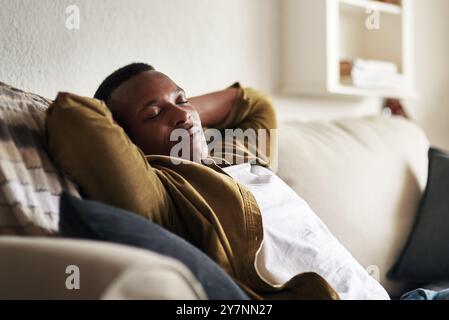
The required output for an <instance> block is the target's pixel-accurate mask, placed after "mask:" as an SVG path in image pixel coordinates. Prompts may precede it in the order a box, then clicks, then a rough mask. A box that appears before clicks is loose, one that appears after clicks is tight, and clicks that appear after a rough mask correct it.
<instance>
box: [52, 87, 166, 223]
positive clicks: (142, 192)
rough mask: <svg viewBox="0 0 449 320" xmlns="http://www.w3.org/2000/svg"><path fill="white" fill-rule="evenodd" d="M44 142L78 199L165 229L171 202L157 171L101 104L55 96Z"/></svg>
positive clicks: (75, 97) (94, 101) (64, 94)
mask: <svg viewBox="0 0 449 320" xmlns="http://www.w3.org/2000/svg"><path fill="white" fill-rule="evenodd" d="M46 143H47V149H48V151H49V153H50V154H51V156H52V158H53V160H54V162H55V163H56V164H57V166H58V167H59V169H61V170H62V171H64V172H65V173H66V174H67V175H68V176H69V177H70V178H71V179H73V181H74V182H75V183H77V184H78V185H79V187H80V189H81V190H80V191H81V192H82V194H84V195H85V196H87V197H88V198H91V199H93V200H97V201H101V202H105V203H108V204H111V205H114V206H117V207H119V208H123V209H126V210H129V211H132V212H136V213H138V214H140V215H142V216H144V217H146V218H148V219H151V220H153V221H155V222H158V223H161V224H164V222H165V221H164V219H166V218H165V215H164V213H165V212H167V211H168V210H167V209H168V206H169V205H170V202H169V197H168V195H167V192H166V191H165V189H164V187H163V185H162V183H161V181H160V180H159V178H158V175H157V173H156V172H155V170H156V169H154V168H152V167H151V166H150V165H149V164H148V162H147V161H146V159H145V157H144V155H143V153H142V152H141V150H140V149H139V148H138V147H137V146H135V145H134V144H133V143H132V142H131V141H130V139H129V138H128V136H127V135H126V133H125V132H124V130H123V129H122V128H121V127H120V126H119V125H118V124H116V123H115V122H114V120H113V118H112V114H111V112H110V111H109V109H108V108H107V106H106V105H105V104H104V103H103V102H101V101H99V100H95V99H90V98H84V97H79V96H76V95H74V94H70V93H60V94H59V95H58V97H57V98H56V100H55V102H54V103H53V104H52V105H51V106H50V107H49V109H48V110H47V121H46ZM148 204H151V205H148Z"/></svg>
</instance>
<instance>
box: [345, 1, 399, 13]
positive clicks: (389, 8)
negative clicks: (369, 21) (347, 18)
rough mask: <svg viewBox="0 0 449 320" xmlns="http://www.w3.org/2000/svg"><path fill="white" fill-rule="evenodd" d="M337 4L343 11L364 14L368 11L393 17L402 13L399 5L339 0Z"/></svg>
mask: <svg viewBox="0 0 449 320" xmlns="http://www.w3.org/2000/svg"><path fill="white" fill-rule="evenodd" d="M339 2H340V4H341V6H342V9H343V10H349V11H363V12H365V11H366V10H367V9H368V10H376V11H379V12H381V13H389V14H394V15H400V14H401V13H402V7H401V5H399V4H393V3H388V2H382V1H377V0H339Z"/></svg>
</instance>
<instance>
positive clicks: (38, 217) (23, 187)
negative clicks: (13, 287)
mask: <svg viewBox="0 0 449 320" xmlns="http://www.w3.org/2000/svg"><path fill="white" fill-rule="evenodd" d="M50 103H51V101H50V100H47V99H45V98H42V97H40V96H37V95H35V94H32V93H26V92H23V91H21V90H18V89H15V88H13V87H10V86H8V85H6V84H4V83H1V82H0V235H4V234H13V235H51V234H54V233H57V232H58V223H59V198H60V196H61V194H62V193H63V192H64V191H66V192H68V193H70V194H72V195H75V196H79V194H78V191H77V189H76V187H75V185H74V184H73V183H72V182H70V181H69V180H68V179H67V178H66V177H64V176H63V175H62V174H61V173H60V172H59V171H58V170H57V168H56V167H55V165H54V164H53V163H52V161H51V160H50V158H49V156H48V154H47V152H46V150H45V146H44V130H45V110H46V109H47V107H48V106H49V104H50Z"/></svg>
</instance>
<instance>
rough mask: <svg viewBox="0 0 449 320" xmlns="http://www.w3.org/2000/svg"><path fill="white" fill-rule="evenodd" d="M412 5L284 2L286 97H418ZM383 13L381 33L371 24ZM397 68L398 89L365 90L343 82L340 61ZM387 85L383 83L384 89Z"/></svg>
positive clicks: (368, 0) (354, 0) (407, 0)
mask: <svg viewBox="0 0 449 320" xmlns="http://www.w3.org/2000/svg"><path fill="white" fill-rule="evenodd" d="M412 1H413V0H402V4H401V6H399V5H394V4H388V3H382V2H379V1H375V0H284V1H283V2H282V13H283V17H284V19H283V22H282V29H283V30H282V31H283V32H282V34H283V38H282V43H283V57H282V61H283V66H282V76H281V79H282V80H281V81H282V83H281V91H282V93H284V94H296V95H297V94H300V95H301V94H305V95H329V94H330V95H344V96H357V97H364V96H366V97H385V98H406V97H414V96H416V93H415V91H414V85H413V82H414V81H413V59H414V57H413V42H412V40H413V38H412V30H413V25H412ZM368 9H370V10H377V12H378V13H379V19H380V20H379V28H374V29H373V28H368V27H367V24H366V21H367V19H368V18H369V17H370V14H372V11H370V10H368ZM356 59H364V60H378V61H385V62H390V63H393V64H395V65H396V66H397V68H398V73H399V74H400V76H401V77H403V79H404V81H403V85H401V86H400V87H398V88H388V87H387V86H385V89H384V88H381V86H379V87H377V88H375V89H371V88H361V87H356V86H351V85H350V84H348V83H347V82H346V81H343V80H342V79H341V78H340V61H346V60H349V61H354V60H356ZM380 85H382V83H381V84H380Z"/></svg>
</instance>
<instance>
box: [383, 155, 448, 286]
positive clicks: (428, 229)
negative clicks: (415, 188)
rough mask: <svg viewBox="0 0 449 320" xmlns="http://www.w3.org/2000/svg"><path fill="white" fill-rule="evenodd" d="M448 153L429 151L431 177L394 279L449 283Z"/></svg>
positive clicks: (393, 276)
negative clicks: (448, 281)
mask: <svg viewBox="0 0 449 320" xmlns="http://www.w3.org/2000/svg"><path fill="white" fill-rule="evenodd" d="M448 192H449V153H447V152H443V151H440V150H437V149H434V148H432V149H430V151H429V177H428V180H427V187H426V192H425V194H424V196H423V198H422V201H421V204H420V206H419V211H418V215H417V219H416V222H415V226H414V228H413V232H412V233H411V235H410V237H409V240H408V242H407V245H406V247H405V249H404V251H403V253H402V255H401V257H400V259H399V260H398V262H397V264H396V265H395V267H394V268H393V270H392V272H391V273H390V276H391V277H392V278H394V279H400V280H408V281H415V282H420V283H429V282H440V281H447V280H449V258H448V253H449V232H448V231H449V197H448Z"/></svg>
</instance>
